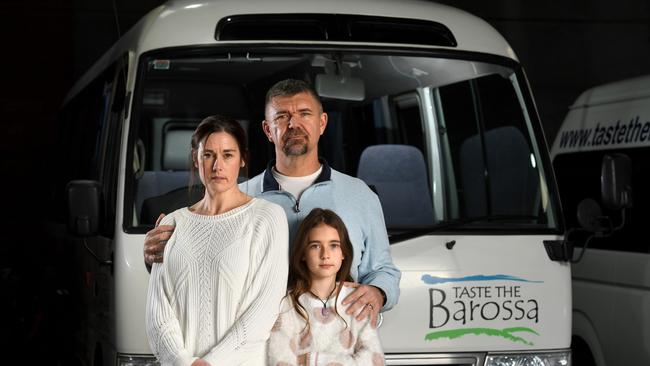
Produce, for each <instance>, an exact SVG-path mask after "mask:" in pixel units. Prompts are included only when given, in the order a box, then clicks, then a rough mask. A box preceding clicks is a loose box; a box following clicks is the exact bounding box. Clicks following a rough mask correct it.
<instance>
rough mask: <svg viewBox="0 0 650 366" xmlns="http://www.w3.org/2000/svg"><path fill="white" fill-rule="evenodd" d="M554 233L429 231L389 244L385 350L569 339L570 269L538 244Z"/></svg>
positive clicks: (532, 345)
mask: <svg viewBox="0 0 650 366" xmlns="http://www.w3.org/2000/svg"><path fill="white" fill-rule="evenodd" d="M557 239H558V237H556V236H533V237H530V236H516V235H513V236H500V237H484V236H467V235H435V236H433V235H432V236H422V237H419V238H416V239H412V240H408V241H404V242H400V243H397V244H394V245H392V246H391V253H392V255H393V259H394V261H395V264H396V265H397V266H398V268H400V270H401V271H402V280H401V284H400V287H401V291H402V295H401V298H400V302H399V304H398V305H397V306H395V308H393V309H392V310H390V311H388V312H386V313H385V315H384V322H383V324H382V326H381V328H380V332H379V333H380V336H381V340H382V344H383V345H384V347H385V351H386V352H388V353H395V352H431V351H435V352H467V351H511V350H521V351H525V350H531V349H560V348H563V347H564V346H565V345H566V344H567V343H570V339H569V335H570V332H571V326H570V324H571V290H570V271H571V270H570V266H569V265H568V264H566V263H564V264H562V263H558V262H553V261H551V260H550V259H548V256H547V255H546V253H545V251H544V246H543V245H542V241H543V240H557ZM451 240H455V242H456V244H455V245H454V247H453V249H451V250H450V249H447V248H446V246H445V244H446V243H448V242H450V241H451ZM504 253H508V254H507V257H506V258H507V259H506V258H504ZM504 260H506V261H507V266H506V265H504ZM540 262H541V263H542V265H540ZM432 269H435V270H432ZM514 328H520V330H519V331H513V332H512V333H509V332H508V331H504V330H507V329H514ZM405 329H408V332H405V331H404V330H405Z"/></svg>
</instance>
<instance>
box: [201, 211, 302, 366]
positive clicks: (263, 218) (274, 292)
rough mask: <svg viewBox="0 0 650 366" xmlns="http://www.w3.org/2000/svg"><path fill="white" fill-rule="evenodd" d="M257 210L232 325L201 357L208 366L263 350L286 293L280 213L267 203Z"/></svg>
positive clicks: (285, 240)
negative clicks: (240, 291) (249, 254)
mask: <svg viewBox="0 0 650 366" xmlns="http://www.w3.org/2000/svg"><path fill="white" fill-rule="evenodd" d="M268 204H269V205H270V206H269V209H264V210H260V212H259V213H258V215H260V218H259V219H260V223H259V225H256V228H255V230H256V233H255V234H254V235H253V242H252V243H251V261H250V264H249V269H248V274H247V279H246V282H245V289H244V294H243V295H242V300H241V303H240V304H241V305H240V311H239V312H238V315H237V320H236V321H235V323H234V325H233V326H232V327H231V328H230V329H229V330H228V332H227V333H226V335H225V336H224V337H223V338H222V339H221V340H220V341H219V343H218V344H217V345H216V346H215V347H214V348H212V350H211V351H210V352H208V354H207V355H205V356H204V357H203V359H205V360H206V361H208V362H209V363H210V364H212V365H237V364H240V363H242V362H244V361H246V360H247V359H248V358H250V352H251V351H257V350H259V348H264V346H265V343H266V341H267V339H268V338H269V333H270V331H271V327H272V326H273V323H274V322H275V320H276V318H277V314H278V310H279V308H280V302H281V300H282V297H283V296H284V294H285V293H286V290H287V274H288V262H289V261H288V251H289V248H288V247H289V232H288V225H287V218H286V215H285V213H284V210H283V209H282V208H281V207H280V206H277V205H275V204H270V203H268Z"/></svg>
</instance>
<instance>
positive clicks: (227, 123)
mask: <svg viewBox="0 0 650 366" xmlns="http://www.w3.org/2000/svg"><path fill="white" fill-rule="evenodd" d="M217 132H225V133H227V134H229V135H231V136H232V137H233V138H234V139H235V141H237V147H238V148H239V153H240V156H241V159H242V160H243V161H244V163H248V145H247V143H246V132H245V131H244V129H243V128H242V126H241V125H240V124H239V122H237V120H236V119H234V118H232V117H227V116H222V115H218V114H215V115H214V116H208V117H206V118H204V119H203V121H201V123H199V125H198V126H196V129H195V130H194V133H193V134H192V151H191V153H190V154H191V161H192V166H191V168H190V190H191V189H192V186H193V185H194V179H195V177H196V167H195V166H194V162H195V161H196V159H197V156H196V154H197V152H198V150H199V144H201V142H204V141H205V140H206V139H207V138H208V136H210V135H211V134H213V133H217ZM246 165H248V164H246ZM244 169H247V167H245V168H244Z"/></svg>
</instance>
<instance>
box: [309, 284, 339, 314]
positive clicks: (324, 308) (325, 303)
mask: <svg viewBox="0 0 650 366" xmlns="http://www.w3.org/2000/svg"><path fill="white" fill-rule="evenodd" d="M335 290H336V283H335V284H334V288H333V289H332V292H330V294H329V296H327V297H326V298H325V301H323V299H321V298H320V297H318V296H316V294H314V293H313V292H311V290H309V293H311V294H312V295H313V296H314V297H315V298H317V299H318V301H320V302H322V303H323V308H322V309H321V310H320V313H321V314H322V315H323V316H328V315H329V313H330V310H329V309H328V308H327V302H328V301H330V297H332V294H333V293H334V291H335Z"/></svg>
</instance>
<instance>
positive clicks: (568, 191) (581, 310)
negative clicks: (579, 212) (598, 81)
mask: <svg viewBox="0 0 650 366" xmlns="http://www.w3.org/2000/svg"><path fill="white" fill-rule="evenodd" d="M613 153H622V154H626V155H628V157H630V160H631V165H632V169H631V175H632V176H631V181H632V188H633V191H632V197H633V206H632V207H631V208H628V209H626V213H625V221H623V216H622V214H621V212H618V211H613V210H607V209H605V211H604V214H603V215H606V216H608V217H610V219H611V220H612V223H613V225H614V226H619V225H621V229H620V230H619V231H617V232H614V233H613V235H612V236H611V237H609V238H594V239H592V240H591V241H590V245H589V247H588V249H587V250H586V252H585V254H584V257H583V259H582V260H581V261H580V262H579V263H576V264H574V265H573V270H572V274H573V294H574V295H573V296H574V297H573V311H574V314H576V315H575V316H574V322H573V333H574V336H577V337H581V338H583V339H584V340H585V341H586V342H587V343H588V344H589V346H590V347H591V348H592V349H591V352H592V355H593V357H594V359H595V360H596V362H597V363H598V365H599V366H611V365H622V364H630V365H645V364H650V316H649V314H650V313H648V310H647V309H648V307H649V304H650V246H649V245H648V244H647V240H644V239H643V238H644V237H645V236H646V230H645V228H646V227H647V222H648V221H647V204H648V203H650V200H649V198H648V195H647V194H646V187H647V186H648V177H649V175H648V173H647V171H648V170H647V167H648V163H649V162H650V76H641V77H637V78H632V79H627V80H622V81H619V82H614V83H610V84H605V85H601V86H597V87H594V88H591V89H589V90H586V91H585V92H583V93H582V94H581V95H580V96H579V97H578V98H577V99H576V101H575V103H573V105H572V106H571V107H570V109H569V111H568V113H567V116H566V118H565V120H564V122H563V124H562V126H561V128H560V130H559V132H558V134H557V137H556V138H555V141H554V143H553V148H552V150H551V157H552V159H553V165H554V169H555V174H556V177H557V181H558V185H559V190H560V195H561V199H562V204H563V210H564V212H565V215H566V216H565V217H566V218H567V221H568V224H567V227H577V220H576V218H575V212H576V206H577V204H578V202H580V200H581V199H585V198H592V199H596V200H597V201H599V202H601V197H600V196H601V193H600V192H601V187H600V185H601V177H600V171H601V161H602V158H603V156H604V155H605V154H613ZM583 243H584V237H583V238H582V239H581V240H579V241H578V243H577V244H578V245H579V246H578V247H577V248H576V252H577V253H579V251H581V250H582V247H581V246H582V245H583ZM576 255H577V254H576Z"/></svg>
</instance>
